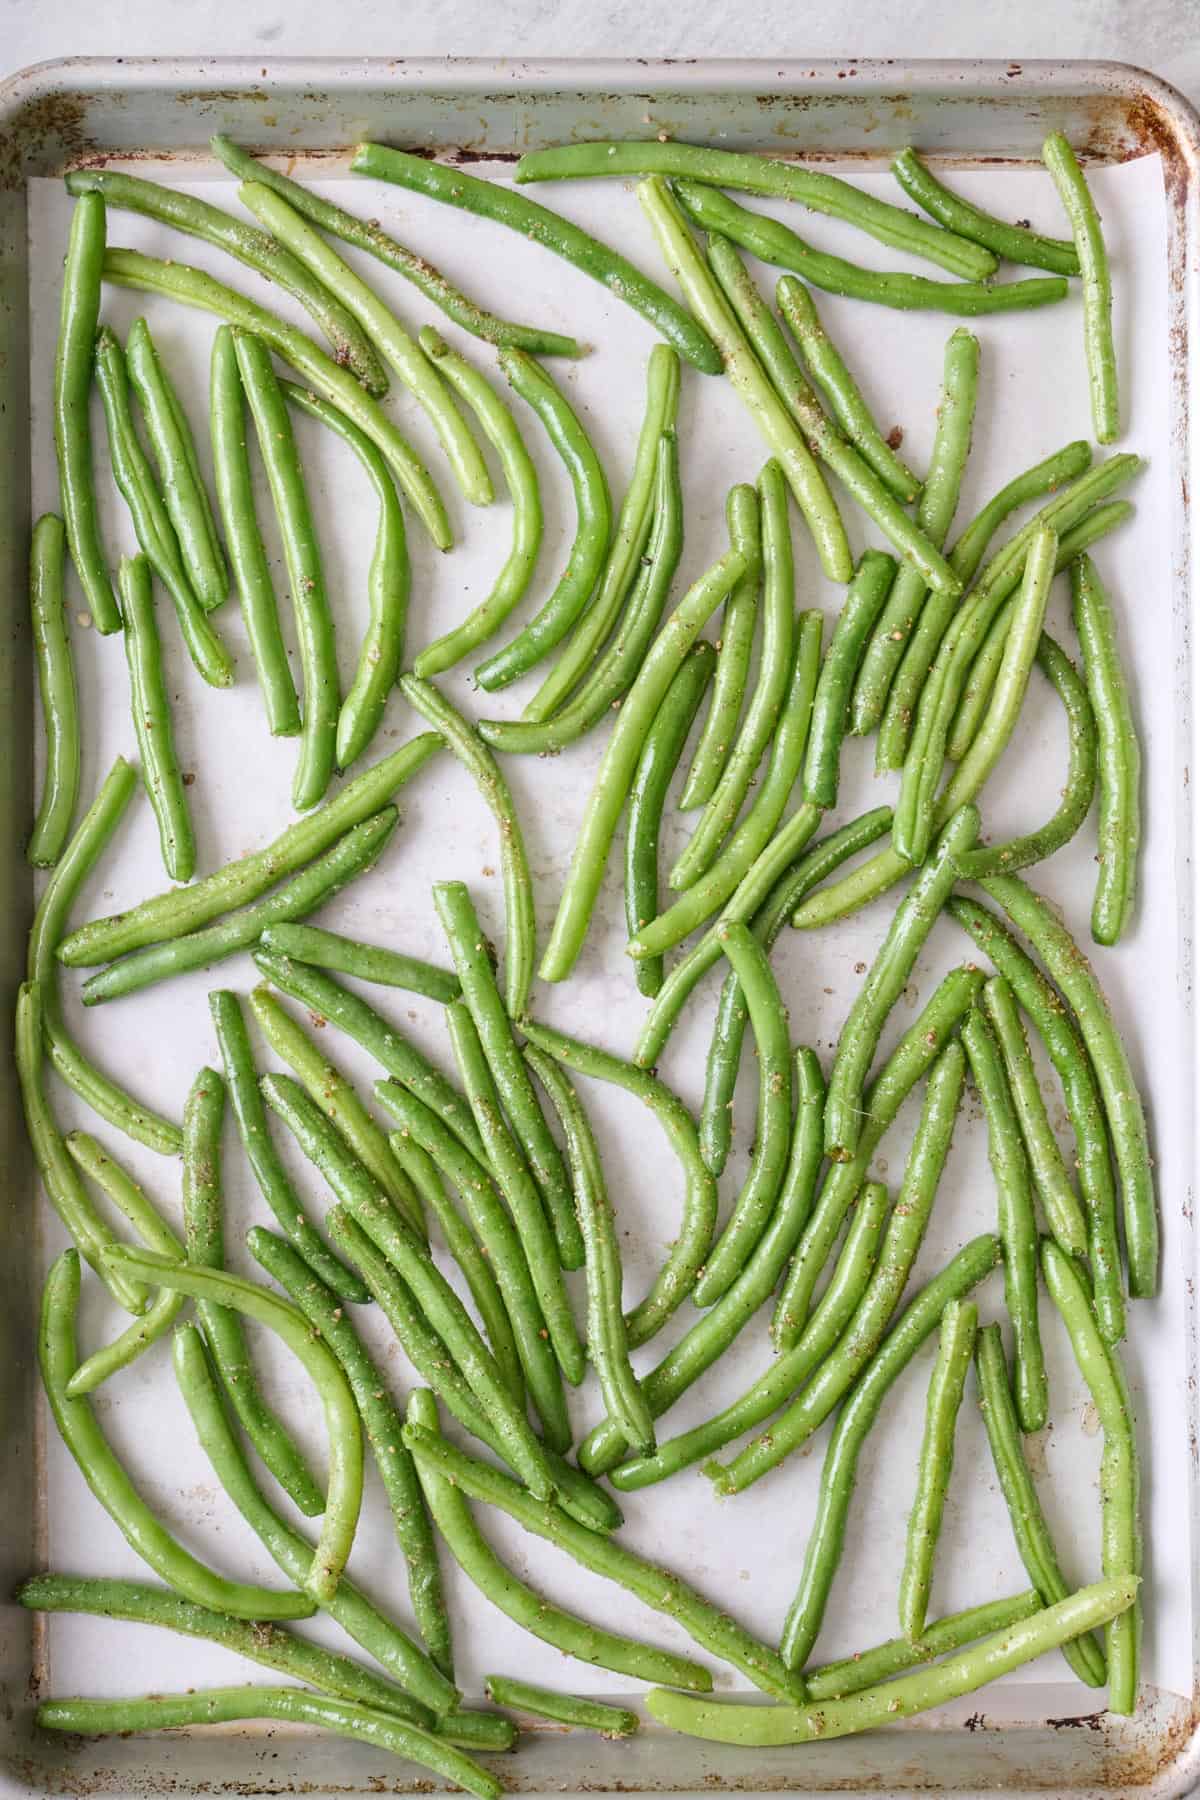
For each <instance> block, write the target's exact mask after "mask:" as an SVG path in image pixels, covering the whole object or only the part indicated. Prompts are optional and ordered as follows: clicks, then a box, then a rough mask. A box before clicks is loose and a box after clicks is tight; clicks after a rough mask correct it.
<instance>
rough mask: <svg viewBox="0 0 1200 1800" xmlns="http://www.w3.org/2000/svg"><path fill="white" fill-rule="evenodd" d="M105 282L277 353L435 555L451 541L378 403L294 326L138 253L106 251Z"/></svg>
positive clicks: (424, 479)
mask: <svg viewBox="0 0 1200 1800" xmlns="http://www.w3.org/2000/svg"><path fill="white" fill-rule="evenodd" d="M104 279H105V280H106V281H111V282H113V283H115V285H116V286H117V287H130V288H135V289H139V290H141V291H143V292H146V293H151V294H164V295H165V296H166V297H167V298H168V299H170V300H175V301H177V302H178V303H179V304H180V305H181V306H195V307H198V308H199V309H200V310H201V311H202V312H210V313H215V314H216V316H217V317H218V318H219V319H224V320H225V321H226V323H227V324H230V325H233V326H234V327H235V328H236V329H237V330H239V331H243V332H247V333H249V334H251V335H253V336H254V337H259V338H261V339H262V340H263V342H264V343H265V344H267V345H268V346H269V347H270V349H271V350H272V351H273V352H274V353H275V355H276V356H279V357H282V359H283V360H284V361H285V362H288V363H290V364H291V365H292V367H293V368H294V369H297V370H298V371H299V373H300V374H301V375H302V376H303V378H304V380H305V381H307V382H308V383H309V385H310V386H311V387H312V388H313V389H314V390H315V391H316V392H317V393H318V394H319V395H320V396H321V398H322V400H328V401H329V403H330V405H331V406H337V407H339V408H340V409H341V411H342V412H344V413H345V414H346V415H347V417H349V418H351V419H353V420H354V423H355V424H356V425H357V426H359V427H360V429H361V430H363V431H365V432H366V434H367V436H368V437H369V438H370V439H371V441H372V443H374V444H377V445H378V447H379V449H380V450H382V452H383V454H384V456H385V457H386V458H387V460H388V464H389V466H390V468H391V470H392V472H393V474H394V475H395V477H396V480H397V481H398V482H399V483H400V486H401V487H402V488H403V490H404V492H405V493H406V494H407V495H408V497H409V499H410V501H411V502H412V505H413V508H414V510H415V512H416V513H417V515H418V517H419V518H420V520H421V522H422V524H423V525H424V526H425V529H426V530H427V531H428V533H429V535H430V537H431V538H432V539H433V541H434V543H435V544H436V545H437V547H438V549H439V550H448V549H449V548H450V545H451V543H452V542H453V539H452V537H451V534H450V525H449V521H448V520H447V518H446V509H445V507H444V505H443V504H442V499H441V495H440V494H439V493H438V491H437V489H436V487H435V486H434V485H433V481H432V478H431V477H430V474H429V471H428V469H426V467H425V465H424V464H423V463H422V462H421V460H420V458H419V457H418V456H417V454H416V452H415V451H414V450H413V448H412V446H411V445H410V444H409V443H408V442H407V440H406V439H405V438H403V437H402V436H401V435H400V433H399V431H398V430H397V429H396V427H395V426H394V425H393V424H392V422H391V420H390V419H389V418H388V416H387V414H386V413H385V412H384V411H383V408H382V407H381V406H380V405H379V403H378V401H376V400H374V399H372V397H371V395H370V394H368V393H367V391H366V389H365V388H361V387H360V386H359V384H358V382H357V381H356V380H355V378H354V376H353V375H352V374H351V373H350V371H349V369H344V368H342V367H341V366H340V365H339V364H338V363H335V362H334V361H333V359H332V358H331V357H328V356H326V354H325V352H324V351H323V350H321V349H319V348H318V346H317V345H316V344H314V343H313V342H312V340H311V339H310V338H307V337H305V335H304V333H303V332H302V331H297V330H296V328H295V326H294V325H289V324H287V323H285V321H284V320H282V319H280V318H278V317H276V315H275V314H274V313H272V312H269V311H268V310H267V308H266V307H265V306H259V305H258V303H257V301H254V300H249V299H247V298H246V296H245V295H244V294H240V293H238V292H237V290H236V289H235V288H231V287H227V286H226V285H225V283H224V282H223V281H216V280H214V278H213V277H212V276H211V275H206V274H205V273H204V271H203V270H202V269H193V268H191V267H189V265H188V264H187V263H181V262H164V261H162V260H161V259H160V258H158V257H154V256H143V255H142V254H141V252H140V251H138V250H109V251H107V252H106V253H105V257H104Z"/></svg>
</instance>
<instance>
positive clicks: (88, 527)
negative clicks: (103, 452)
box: [54, 194, 121, 636]
mask: <svg viewBox="0 0 1200 1800" xmlns="http://www.w3.org/2000/svg"><path fill="white" fill-rule="evenodd" d="M104 239H105V209H104V201H103V199H102V197H101V196H100V195H99V194H84V195H82V196H81V198H80V199H78V200H77V201H76V202H75V207H74V210H73V211H72V213H71V232H70V237H69V239H68V242H67V257H66V262H65V264H64V266H63V285H62V299H61V301H60V313H59V325H58V344H57V347H56V349H55V352H54V450H55V455H56V456H57V458H58V482H59V493H60V495H61V505H62V516H63V520H64V523H65V527H66V534H67V547H68V548H69V550H70V552H71V561H72V562H73V563H74V564H75V572H76V574H77V575H78V576H79V581H80V585H81V587H82V588H83V591H84V594H85V596H86V598H87V603H88V607H89V609H90V611H91V615H92V619H93V621H94V623H95V626H96V630H97V631H100V632H103V633H104V634H105V635H106V636H107V634H108V633H109V632H111V631H119V630H120V628H121V613H120V609H119V607H118V606H117V599H116V595H115V594H114V593H113V588H112V582H111V580H110V579H109V574H108V566H107V564H106V562H105V559H104V545H103V543H102V541H101V538H100V522H99V520H98V518H97V516H96V488H95V483H94V481H93V478H92V441H91V433H90V431H89V429H88V401H89V398H90V396H91V391H92V368H93V359H94V356H95V345H96V326H97V325H98V323H99V320H100V284H101V277H102V272H103V268H104Z"/></svg>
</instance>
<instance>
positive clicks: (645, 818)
mask: <svg viewBox="0 0 1200 1800" xmlns="http://www.w3.org/2000/svg"><path fill="white" fill-rule="evenodd" d="M726 617H727V618H728V614H726ZM725 631H726V632H727V633H728V631H729V626H728V624H726V626H725ZM729 648H730V645H729V643H728V639H726V642H725V644H724V646H723V651H722V653H723V654H724V653H725V652H726V651H727V650H728V649H729ZM719 666H720V658H719V657H718V656H717V653H716V651H715V650H714V649H713V647H712V645H711V644H710V643H709V642H708V640H707V639H706V638H701V639H700V641H699V643H697V644H693V645H692V648H691V650H690V651H689V653H688V657H687V661H686V662H685V663H684V664H683V666H682V667H681V668H680V670H679V672H678V673H677V675H676V676H675V679H674V681H672V683H671V685H670V687H669V688H668V689H667V694H666V698H665V699H664V701H663V703H662V705H661V706H660V707H659V709H658V712H657V713H656V714H655V718H654V724H653V725H652V726H651V728H650V732H649V735H648V737H647V738H646V742H645V744H644V745H643V746H642V754H641V756H640V757H639V758H638V765H637V769H636V771H635V773H634V777H633V785H632V786H631V788H630V790H629V830H628V833H627V835H626V839H625V925H626V929H627V930H628V932H629V935H630V937H636V936H637V934H638V932H639V931H640V930H641V928H642V926H643V925H647V924H649V922H650V920H651V919H653V918H654V917H655V916H656V914H657V913H658V843H659V832H660V828H661V825H662V815H663V808H664V807H665V805H666V801H667V791H668V789H669V788H670V785H671V778H672V776H673V775H674V774H675V770H676V767H677V766H678V763H679V759H680V757H681V756H682V754H683V747H684V745H685V743H686V742H687V737H688V733H689V731H690V730H691V728H692V722H693V720H694V719H695V717H696V714H697V712H698V711H699V708H700V702H701V700H702V699H703V697H704V690H705V688H706V687H707V686H708V684H709V682H710V681H711V680H712V678H713V670H714V668H718V667H719ZM714 704H715V702H714ZM711 719H712V712H711V711H710V713H709V720H710V721H711ZM698 754H699V752H697V755H698ZM692 766H693V769H694V768H695V763H694V762H693V765H692ZM690 779H691V778H690V776H689V780H690ZM634 972H635V975H636V978H637V985H638V992H639V993H642V994H647V995H650V996H653V995H655V994H657V993H658V992H659V990H660V989H661V987H662V984H663V959H662V957H661V956H647V957H643V958H642V960H641V961H640V962H638V963H636V964H635V965H634Z"/></svg>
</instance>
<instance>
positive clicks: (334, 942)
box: [260, 925, 461, 1004]
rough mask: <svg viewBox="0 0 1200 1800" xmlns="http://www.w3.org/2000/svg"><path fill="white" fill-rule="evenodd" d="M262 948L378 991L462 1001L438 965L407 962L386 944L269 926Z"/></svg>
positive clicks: (450, 975) (453, 979)
mask: <svg viewBox="0 0 1200 1800" xmlns="http://www.w3.org/2000/svg"><path fill="white" fill-rule="evenodd" d="M260 941H261V944H262V947H263V949H264V950H269V951H270V952H271V953H272V954H273V955H275V956H286V957H290V958H292V959H293V960H294V961H295V962H301V963H307V964H308V965H309V966H310V967H311V968H316V969H334V970H336V971H337V973H338V974H340V975H354V976H356V977H357V978H358V980H360V981H373V982H374V983H375V984H376V986H378V987H395V988H403V989H405V991H406V992H408V993H410V994H424V995H425V997H426V998H427V999H429V1000H440V1001H441V1002H442V1003H443V1004H445V1002H446V1001H447V1000H457V998H458V996H459V993H460V992H461V989H460V987H459V984H458V976H457V975H455V974H454V972H453V970H451V969H444V968H442V967H441V965H440V964H438V963H431V962H425V961H424V959H423V958H421V957H419V956H406V955H405V954H404V952H403V951H400V950H390V949H387V948H386V947H385V946H384V945H382V944H364V943H362V942H360V940H359V939H358V938H351V937H343V936H342V934H341V932H340V931H326V930H325V929H324V927H323V926H320V925H269V926H268V927H267V929H266V930H265V931H264V932H263V934H262V938H261V940H260Z"/></svg>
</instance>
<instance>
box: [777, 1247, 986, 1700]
mask: <svg viewBox="0 0 1200 1800" xmlns="http://www.w3.org/2000/svg"><path fill="white" fill-rule="evenodd" d="M999 1257H1000V1244H999V1242H998V1240H997V1239H996V1238H994V1237H992V1236H991V1235H990V1234H988V1233H985V1234H984V1235H983V1236H982V1237H977V1238H973V1239H972V1240H971V1242H970V1243H968V1244H964V1246H963V1248H962V1249H961V1250H960V1251H959V1252H958V1255H957V1256H954V1257H952V1258H951V1260H950V1261H949V1262H948V1263H947V1264H946V1267H945V1268H944V1269H943V1270H942V1271H941V1272H940V1274H938V1275H935V1276H934V1277H933V1279H932V1281H929V1282H927V1283H926V1284H925V1286H924V1287H923V1288H921V1289H920V1290H919V1291H918V1292H917V1294H916V1295H915V1296H914V1297H913V1299H912V1300H910V1301H909V1303H908V1305H907V1307H906V1308H905V1309H904V1311H903V1313H901V1315H900V1317H899V1319H898V1320H897V1321H896V1323H895V1325H893V1327H892V1329H891V1331H890V1332H889V1333H888V1335H887V1337H886V1338H885V1339H884V1341H883V1343H882V1344H881V1345H880V1346H879V1349H878V1350H877V1351H876V1352H875V1354H874V1356H873V1357H872V1358H871V1360H870V1362H869V1363H868V1364H867V1366H866V1368H865V1369H864V1370H863V1372H862V1374H861V1376H860V1377H859V1379H858V1380H857V1381H856V1382H855V1384H854V1388H853V1391H852V1392H851V1393H850V1395H849V1396H848V1398H847V1401H846V1404H845V1406H843V1408H842V1410H841V1412H840V1413H839V1414H838V1421H837V1424H836V1425H835V1426H834V1429H833V1436H832V1437H831V1438H830V1440H829V1447H828V1449H827V1450H826V1453H825V1461H824V1464H823V1465H822V1468H821V1486H820V1492H819V1494H818V1497H817V1513H816V1518H815V1520H814V1522H813V1528H812V1532H811V1534H810V1536H809V1540H808V1546H807V1548H806V1550H805V1553H804V1568H803V1570H802V1572H801V1576H800V1585H799V1587H798V1588H797V1590H796V1597H795V1599H794V1600H793V1602H792V1605H791V1608H790V1609H789V1612H788V1616H787V1619H786V1620H785V1621H784V1627H783V1636H782V1637H781V1639H780V1655H781V1656H782V1657H783V1660H784V1662H785V1663H786V1664H787V1666H788V1668H789V1669H799V1668H803V1666H804V1664H805V1663H806V1662H807V1660H808V1657H809V1654H810V1652H811V1650H812V1647H813V1644H814V1643H815V1642H816V1639H817V1635H818V1633H819V1631H820V1629H821V1620H822V1618H823V1617H824V1613H825V1606H826V1603H827V1601H828V1599H829V1591H830V1589H831V1588H832V1586H833V1581H834V1577H835V1575H836V1574H837V1568H838V1563H839V1562H840V1560H841V1555H842V1550H843V1548H844V1546H845V1539H846V1516H847V1514H848V1512H849V1510H850V1500H851V1496H852V1495H853V1492H854V1481H855V1475H856V1473H857V1468H858V1457H859V1453H860V1451H861V1450H862V1447H863V1444H864V1443H865V1442H866V1439H867V1436H868V1434H869V1432H870V1430H871V1427H872V1426H873V1425H874V1423H875V1421H876V1419H877V1418H878V1416H879V1409H880V1407H881V1406H882V1405H883V1402H884V1400H885V1399H886V1397H887V1394H888V1390H889V1389H890V1388H891V1386H892V1384H893V1383H894V1382H895V1380H896V1379H897V1377H898V1376H899V1375H900V1374H901V1372H902V1371H903V1370H904V1369H905V1368H907V1366H908V1364H909V1363H910V1362H911V1361H912V1359H913V1357H914V1356H915V1355H916V1354H917V1351H918V1350H919V1349H920V1348H921V1346H922V1344H923V1343H924V1342H925V1340H926V1338H928V1337H930V1336H931V1335H932V1333H933V1332H934V1331H935V1330H936V1329H937V1324H938V1320H939V1319H940V1318H941V1316H942V1314H943V1312H944V1311H945V1309H946V1307H947V1305H948V1304H949V1302H950V1301H951V1300H961V1299H962V1298H964V1296H965V1295H967V1294H969V1293H970V1291H971V1289H972V1288H973V1287H976V1286H977V1285H978V1283H979V1282H981V1281H982V1280H983V1279H984V1277H985V1276H986V1275H988V1274H990V1272H991V1270H992V1269H993V1268H994V1267H995V1265H996V1263H997V1261H998V1260H999ZM892 1691H894V1690H892Z"/></svg>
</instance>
